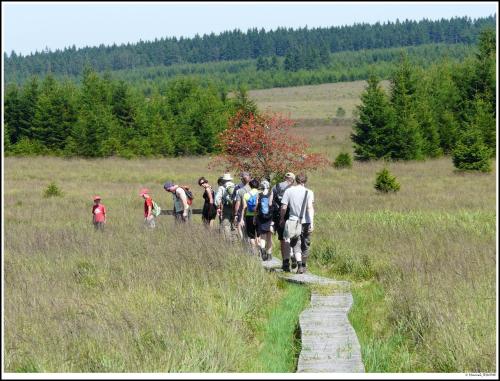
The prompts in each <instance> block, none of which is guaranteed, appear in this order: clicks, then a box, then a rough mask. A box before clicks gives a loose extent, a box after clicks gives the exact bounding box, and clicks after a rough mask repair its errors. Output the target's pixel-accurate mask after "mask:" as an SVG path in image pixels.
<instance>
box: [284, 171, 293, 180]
mask: <svg viewBox="0 0 500 381" xmlns="http://www.w3.org/2000/svg"><path fill="white" fill-rule="evenodd" d="M285 177H288V178H289V179H292V180H295V175H294V174H293V173H292V172H288V173H286V174H285Z"/></svg>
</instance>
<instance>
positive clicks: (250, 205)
mask: <svg viewBox="0 0 500 381" xmlns="http://www.w3.org/2000/svg"><path fill="white" fill-rule="evenodd" d="M257 194H258V193H255V194H252V193H250V198H249V199H248V201H247V210H248V211H249V212H250V213H253V212H255V208H256V207H257Z"/></svg>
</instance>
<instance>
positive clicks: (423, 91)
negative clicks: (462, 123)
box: [414, 70, 442, 157]
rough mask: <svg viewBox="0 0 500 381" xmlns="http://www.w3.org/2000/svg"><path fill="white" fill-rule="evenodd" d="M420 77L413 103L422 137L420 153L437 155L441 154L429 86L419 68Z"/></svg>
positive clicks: (429, 155) (428, 155)
mask: <svg viewBox="0 0 500 381" xmlns="http://www.w3.org/2000/svg"><path fill="white" fill-rule="evenodd" d="M418 76H419V77H420V78H421V81H420V83H419V86H417V90H416V92H415V97H414V103H415V110H416V116H417V119H418V124H419V129H420V134H421V136H422V138H423V142H422V153H423V155H424V156H427V157H438V156H440V155H441V154H442V149H441V147H440V143H441V142H440V139H439V132H438V128H437V124H436V120H435V117H434V113H433V111H432V107H431V103H430V102H431V97H432V94H431V86H430V83H429V82H428V78H427V77H426V75H425V73H424V72H423V70H419V72H418Z"/></svg>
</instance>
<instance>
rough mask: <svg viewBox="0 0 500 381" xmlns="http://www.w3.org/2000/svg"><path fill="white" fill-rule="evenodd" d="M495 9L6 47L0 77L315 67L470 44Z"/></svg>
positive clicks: (493, 21) (492, 20)
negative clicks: (185, 67)
mask: <svg viewBox="0 0 500 381" xmlns="http://www.w3.org/2000/svg"><path fill="white" fill-rule="evenodd" d="M495 25H496V15H492V16H490V17H486V18H479V19H476V20H472V19H470V18H467V17H462V18H452V19H441V20H439V21H430V20H422V21H419V22H417V21H409V20H406V21H404V22H400V21H396V22H395V23H392V22H388V23H383V24H380V23H376V24H373V25H370V24H355V25H352V26H340V27H329V28H313V29H308V28H307V27H306V28H299V29H292V28H278V29H276V30H274V31H267V32H266V31H265V30H264V29H261V30H258V29H256V28H254V29H250V30H248V31H247V32H246V33H243V32H242V31H240V30H233V31H226V32H223V33H221V34H218V35H215V34H214V33H212V34H210V35H206V34H205V35H203V36H199V35H196V36H195V37H194V38H182V37H181V38H180V39H177V38H175V37H173V38H161V39H159V40H158V39H155V41H149V42H144V41H140V42H138V43H136V44H130V43H128V44H122V45H119V46H117V45H112V46H105V45H100V46H99V47H86V48H83V49H76V47H75V46H73V47H70V48H65V49H64V50H57V51H55V52H51V51H45V52H37V53H34V54H31V55H28V56H21V55H17V54H16V53H15V52H12V53H11V54H10V55H7V54H5V55H4V58H5V60H4V63H5V66H4V68H5V82H6V83H9V82H18V83H19V82H22V81H23V80H24V79H26V78H27V77H29V76H31V75H42V76H43V75H44V74H46V73H47V72H51V73H53V74H55V75H69V76H77V75H80V74H81V73H82V72H83V68H84V66H85V65H86V64H89V65H91V66H92V67H93V68H94V69H95V70H96V71H115V70H123V69H127V70H129V69H138V68H145V67H152V66H164V65H165V66H169V65H174V64H183V63H203V62H213V61H229V60H245V59H258V58H260V57H284V61H285V64H286V65H287V70H289V71H296V70H299V69H301V68H305V69H315V67H316V66H318V65H319V64H325V61H327V60H328V56H329V54H330V53H335V52H342V51H358V50H364V49H376V48H391V47H402V46H416V45H422V44H430V43H446V44H456V43H462V44H474V43H476V41H477V37H478V34H479V32H480V31H481V30H482V29H484V28H485V27H488V26H489V27H493V28H494V27H495Z"/></svg>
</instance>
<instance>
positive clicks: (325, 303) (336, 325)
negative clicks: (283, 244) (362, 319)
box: [262, 258, 365, 373]
mask: <svg viewBox="0 0 500 381" xmlns="http://www.w3.org/2000/svg"><path fill="white" fill-rule="evenodd" d="M262 265H263V266H264V268H266V269H267V270H270V271H276V272H277V273H278V276H279V277H280V278H283V279H286V280H287V281H288V282H293V283H299V284H311V285H317V284H319V285H336V286H342V288H344V289H345V290H343V291H341V290H332V291H330V294H329V295H321V294H319V293H318V292H315V291H313V292H312V294H311V306H310V308H308V309H306V310H305V311H303V312H302V313H301V314H300V316H299V325H300V332H301V342H302V350H301V352H300V355H299V360H298V364H297V372H298V373H306V372H307V373H320V372H325V373H363V372H364V371H365V368H364V365H363V359H362V358H361V347H360V345H359V341H358V338H357V336H356V332H355V331H354V328H353V327H352V325H351V323H350V322H349V319H348V318H347V314H348V312H349V310H350V308H351V306H352V303H353V299H352V295H351V293H350V292H348V290H349V287H350V283H349V282H347V281H336V280H334V279H330V278H325V277H321V276H317V275H314V274H311V273H309V272H307V273H305V274H296V273H295V272H291V273H283V272H282V270H281V268H280V267H281V261H280V260H278V259H276V258H273V259H272V260H271V261H266V262H262Z"/></svg>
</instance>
